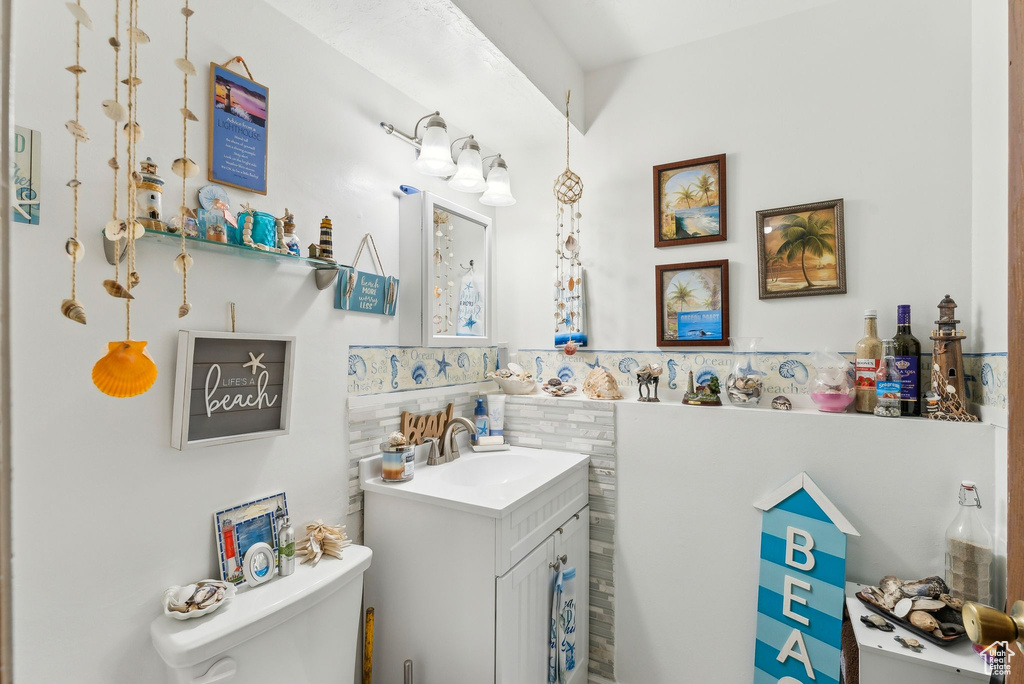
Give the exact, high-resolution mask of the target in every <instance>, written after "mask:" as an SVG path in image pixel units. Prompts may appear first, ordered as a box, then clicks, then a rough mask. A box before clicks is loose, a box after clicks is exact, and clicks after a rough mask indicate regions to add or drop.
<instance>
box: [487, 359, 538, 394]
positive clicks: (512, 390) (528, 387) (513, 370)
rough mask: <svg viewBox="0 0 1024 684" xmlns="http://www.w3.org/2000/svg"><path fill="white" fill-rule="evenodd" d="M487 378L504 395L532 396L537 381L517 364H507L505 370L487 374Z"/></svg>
mask: <svg viewBox="0 0 1024 684" xmlns="http://www.w3.org/2000/svg"><path fill="white" fill-rule="evenodd" d="M487 377H488V378H490V379H492V380H494V382H496V383H498V387H500V388H501V391H502V392H504V393H505V394H532V393H533V392H535V391H536V390H537V381H536V380H535V379H534V377H533V373H531V372H529V371H528V370H526V369H525V368H523V367H522V366H520V365H519V364H518V363H509V364H508V366H507V367H506V368H499V369H498V370H496V371H494V372H492V373H488V374H487Z"/></svg>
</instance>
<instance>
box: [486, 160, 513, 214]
mask: <svg viewBox="0 0 1024 684" xmlns="http://www.w3.org/2000/svg"><path fill="white" fill-rule="evenodd" d="M489 158H490V157H488V159H489ZM515 203H516V198H515V197H513V196H512V184H511V182H510V181H509V176H508V164H506V163H505V160H504V159H502V158H501V155H500V154H497V155H494V161H492V162H491V166H490V171H488V172H487V190H486V191H484V194H482V195H480V204H486V205H487V206H490V207H509V206H512V205H513V204H515Z"/></svg>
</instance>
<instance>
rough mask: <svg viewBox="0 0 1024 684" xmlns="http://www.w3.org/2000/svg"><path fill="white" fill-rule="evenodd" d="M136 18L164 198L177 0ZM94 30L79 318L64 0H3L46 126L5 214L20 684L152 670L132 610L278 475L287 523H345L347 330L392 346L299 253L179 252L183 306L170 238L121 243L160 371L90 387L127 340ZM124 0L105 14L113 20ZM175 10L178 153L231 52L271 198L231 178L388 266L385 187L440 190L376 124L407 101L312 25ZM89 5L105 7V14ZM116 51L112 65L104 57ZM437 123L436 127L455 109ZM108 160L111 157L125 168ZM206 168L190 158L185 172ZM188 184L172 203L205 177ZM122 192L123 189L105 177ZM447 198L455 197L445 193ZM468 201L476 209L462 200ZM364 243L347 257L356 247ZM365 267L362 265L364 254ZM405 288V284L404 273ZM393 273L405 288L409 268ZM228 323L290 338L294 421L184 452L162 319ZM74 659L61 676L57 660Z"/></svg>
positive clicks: (256, 6)
mask: <svg viewBox="0 0 1024 684" xmlns="http://www.w3.org/2000/svg"><path fill="white" fill-rule="evenodd" d="M141 5H142V9H141V26H142V27H143V28H144V29H145V30H146V31H147V32H148V33H149V35H150V36H151V37H152V39H153V42H152V43H151V44H150V45H148V46H143V47H140V49H139V50H140V54H139V68H140V72H141V73H140V75H141V77H142V78H143V81H144V83H143V85H142V87H141V91H140V110H141V117H140V122H141V123H142V125H143V127H144V129H145V139H144V140H143V142H142V143H141V144H140V146H139V153H140V155H141V156H142V157H145V156H146V155H151V156H152V157H153V158H154V159H155V160H157V162H158V163H159V164H160V170H161V172H162V174H163V175H164V176H165V178H166V179H167V181H168V188H167V196H165V199H164V206H165V208H173V207H175V206H177V203H178V202H177V200H176V199H174V195H175V191H174V180H176V177H175V176H173V175H172V174H171V173H170V170H169V167H170V161H171V160H172V159H174V158H175V157H177V156H179V153H180V145H181V139H180V130H181V129H180V119H179V118H178V114H177V110H178V107H180V99H181V78H180V73H179V72H178V71H177V70H176V69H175V67H174V65H173V59H174V58H175V57H177V56H178V55H180V50H181V43H180V41H181V15H180V14H179V11H178V10H179V4H178V3H173V2H166V3H164V2H161V3H152V2H144V3H141ZM87 6H88V9H89V10H90V11H91V12H92V16H93V20H94V22H95V24H96V28H95V30H94V31H92V32H90V31H83V34H82V39H83V54H82V64H83V65H84V66H85V67H86V68H87V69H88V73H87V74H86V75H85V76H84V77H83V79H82V97H83V100H82V103H83V104H82V107H83V115H82V121H83V123H84V125H85V126H86V128H87V129H88V130H89V131H90V133H91V135H92V142H90V143H89V144H86V145H83V146H82V148H81V170H80V172H79V178H81V179H82V181H83V183H84V185H83V186H82V193H81V197H82V200H81V220H80V227H81V231H82V236H83V241H84V243H85V245H86V249H87V256H86V259H85V262H84V263H83V264H82V265H81V267H80V269H79V272H78V283H79V297H80V299H81V300H82V301H83V302H84V304H85V307H86V310H87V312H88V320H89V323H88V325H87V326H85V327H82V326H80V325H78V324H76V323H72V322H70V321H68V320H66V319H64V318H63V317H61V316H60V314H59V313H58V308H59V304H60V300H61V299H62V298H63V297H66V296H67V291H68V288H69V270H70V269H69V266H70V264H69V262H68V260H67V258H66V257H65V256H64V253H63V249H64V241H65V239H66V238H67V237H68V235H70V230H71V203H70V191H69V190H68V189H67V188H65V187H64V183H65V182H66V181H67V180H68V179H69V178H70V177H71V140H70V137H69V136H68V134H67V133H66V132H65V131H64V122H65V121H66V120H68V119H69V118H71V116H72V112H73V98H72V89H73V79H72V78H71V77H70V76H69V75H68V74H67V73H66V72H65V71H64V67H66V66H67V65H68V64H70V63H71V62H72V61H73V47H72V39H73V32H74V24H73V22H72V21H71V18H70V15H69V14H67V12H66V10H64V8H63V7H62V6H61V3H52V2H45V3H44V2H19V3H17V5H16V8H15V9H16V19H15V22H16V23H15V26H14V31H13V35H15V36H16V44H15V58H16V59H15V65H16V91H15V100H16V119H17V123H18V124H19V125H22V126H28V127H31V128H34V129H37V130H40V131H42V134H43V184H44V189H45V192H46V201H45V204H44V206H43V207H42V224H41V225H40V226H38V227H29V226H23V225H16V226H15V228H14V231H15V234H14V236H13V237H14V240H13V244H15V245H18V246H19V247H20V249H15V254H17V255H20V258H17V259H16V260H15V261H14V263H13V264H12V267H13V268H12V285H13V291H14V302H13V304H14V309H13V323H12V337H13V341H12V352H13V358H14V359H15V360H16V362H15V364H14V366H15V367H14V372H13V396H14V408H13V416H12V417H13V452H14V456H13V468H14V512H13V535H14V554H15V557H14V597H15V598H14V604H15V605H14V619H15V667H16V670H15V679H16V681H19V682H62V681H70V679H73V680H74V681H76V682H81V683H82V684H89V683H92V682H95V683H97V684H99V683H101V682H102V683H104V684H107V683H109V682H132V683H135V682H154V681H157V680H158V678H159V676H160V675H159V674H158V672H159V670H158V668H159V666H160V660H159V657H158V656H157V654H156V652H155V651H154V650H153V649H152V647H151V646H150V639H149V632H148V629H147V627H148V624H149V622H150V620H152V619H153V618H154V617H156V616H157V615H158V612H159V607H158V602H159V597H160V594H161V592H162V591H163V589H164V588H165V587H166V586H168V585H171V584H180V583H183V582H187V581H190V580H195V579H197V578H201V577H207V576H211V575H213V574H214V573H215V572H216V570H215V568H216V565H215V562H214V557H215V546H214V537H213V532H212V514H213V512H214V511H216V510H219V509H221V508H224V507H227V506H229V505H232V504H235V503H240V502H243V501H246V500H248V499H249V498H251V497H253V496H255V495H263V494H268V493H273V492H277V491H280V490H285V491H286V492H287V494H288V499H289V503H290V506H291V511H292V514H293V519H294V520H295V521H296V522H297V523H298V525H297V527H299V525H303V524H305V522H307V521H309V520H311V519H313V518H323V519H325V520H328V521H342V520H344V518H345V513H346V507H347V502H348V492H347V491H346V484H345V483H346V479H347V468H348V461H347V459H346V454H345V451H344V445H345V444H346V443H347V439H346V435H345V427H344V426H345V421H344V419H343V411H344V405H345V394H346V358H345V354H346V351H345V350H346V347H347V345H348V344H349V343H353V342H354V343H363V344H394V343H397V341H398V327H397V320H395V319H389V318H384V317H378V316H364V315H359V314H353V313H342V312H339V311H336V310H334V308H333V297H334V292H333V290H328V291H325V292H319V291H318V290H316V288H315V287H314V285H313V280H312V275H311V274H310V271H309V269H307V268H306V267H305V266H300V265H289V264H277V263H269V262H267V261H263V260H251V259H243V258H238V257H231V256H223V255H218V254H211V253H208V252H195V253H194V257H195V267H194V269H193V271H192V272H191V273H190V274H189V299H190V300H191V301H192V303H193V305H194V308H193V311H192V313H191V315H189V316H188V318H186V319H184V320H182V321H179V320H178V318H177V315H176V310H177V307H178V304H179V300H180V291H181V290H180V288H181V282H180V278H179V277H178V276H177V275H176V274H175V273H174V271H173V269H172V266H171V263H172V259H173V258H174V256H175V255H176V253H177V250H176V249H175V248H173V247H166V246H161V245H156V244H151V243H149V242H148V241H145V242H143V243H141V244H140V245H139V268H138V270H139V272H140V273H141V276H142V284H141V285H140V286H139V288H138V289H136V290H135V293H136V295H137V297H138V299H137V302H136V304H135V306H134V307H133V316H132V318H133V327H132V333H133V337H135V338H136V339H144V340H148V341H149V349H150V353H151V354H152V356H153V358H154V359H155V361H156V363H157V366H158V367H159V369H160V376H159V378H158V380H157V382H156V384H155V385H154V387H153V388H152V389H151V390H150V391H149V392H148V393H146V394H144V395H142V396H140V397H137V398H134V399H129V400H117V399H112V398H108V397H106V396H104V395H102V394H100V393H99V392H98V391H97V390H96V389H95V388H94V387H93V386H92V383H91V381H90V370H91V368H92V365H93V364H94V363H95V362H96V360H98V359H99V358H100V357H101V356H102V355H103V354H104V353H106V343H107V341H109V340H118V339H122V337H123V335H124V318H123V306H121V305H119V304H118V302H116V301H115V300H113V299H112V298H111V297H109V296H108V295H107V294H105V293H104V292H103V290H102V288H101V286H100V282H101V281H102V280H103V279H104V278H108V277H111V273H112V270H113V269H112V267H109V266H108V265H107V264H106V262H105V260H104V259H103V256H102V245H101V242H100V239H99V230H100V228H101V227H102V226H103V224H104V222H105V221H106V220H107V218H108V217H109V211H110V209H109V207H110V170H109V168H108V167H107V164H106V162H107V159H108V158H109V156H110V147H111V142H110V141H111V137H110V136H111V125H110V122H109V120H107V119H106V118H105V117H104V116H103V115H102V113H101V111H100V101H101V100H102V99H105V98H107V97H110V93H111V90H112V86H111V81H112V78H111V77H112V73H111V70H112V64H111V62H112V55H111V50H110V48H109V47H108V46H107V36H109V35H110V33H111V31H112V28H111V25H112V21H113V19H112V12H110V13H109V14H108V4H107V3H88V5H87ZM125 7H126V5H125V3H122V21H123V20H124V19H125V15H124V9H125ZM195 9H196V15H195V17H194V18H193V20H192V33H191V49H192V61H193V62H194V63H195V64H196V65H197V66H198V67H199V68H200V74H201V75H200V77H199V78H197V79H193V84H192V91H191V98H192V100H191V101H192V103H194V104H193V105H192V106H193V109H194V110H195V111H196V113H197V114H198V115H199V116H200V118H201V119H202V122H201V123H199V124H193V127H192V129H191V131H190V133H191V135H190V141H191V147H190V154H191V156H192V158H193V159H195V161H196V162H197V163H198V164H199V166H200V167H201V168H202V169H205V168H206V128H205V126H206V121H207V118H206V108H207V107H208V104H207V103H208V95H207V92H206V88H207V82H208V77H207V76H206V73H207V69H206V65H207V64H208V63H209V62H210V61H214V60H215V61H218V62H224V61H226V60H227V59H228V58H230V57H231V56H233V55H237V54H241V55H243V56H244V57H245V58H246V60H247V62H248V64H249V67H250V68H251V69H252V71H253V75H254V77H255V78H256V79H257V80H258V81H259V82H261V83H263V84H265V85H267V86H269V87H270V94H271V97H270V172H269V185H270V194H269V196H267V197H265V198H264V197H260V196H256V195H251V194H247V193H243V192H241V191H233V190H229V194H230V195H231V197H232V199H233V201H234V202H236V203H238V202H242V201H251V202H252V203H253V205H254V206H255V207H256V208H258V209H262V210H265V211H269V212H272V213H274V214H276V215H280V214H281V213H282V212H283V210H284V208H285V207H288V208H289V209H291V210H292V211H293V212H294V213H295V216H296V221H297V226H298V227H297V233H298V234H299V237H300V238H302V240H303V241H304V243H308V242H312V241H314V240H316V238H317V236H318V226H319V220H320V218H321V217H323V216H324V215H325V214H328V215H330V216H331V218H332V219H333V220H334V226H335V233H334V245H335V253H336V255H337V256H338V257H339V258H340V259H342V260H347V259H351V257H352V256H353V253H354V251H355V247H356V244H357V242H358V241H359V239H360V238H361V237H362V235H363V233H364V232H366V231H372V232H373V233H374V235H375V236H376V239H377V246H378V248H379V249H380V253H381V257H382V258H383V260H384V264H385V266H386V267H390V268H393V269H397V268H398V245H397V242H398V235H397V233H398V228H397V226H398V201H397V199H395V197H394V196H393V195H394V193H395V192H396V191H397V187H398V185H399V184H401V183H409V184H412V185H416V186H418V187H421V188H424V189H428V190H433V191H435V192H438V193H440V194H442V195H446V196H451V195H452V193H450V192H449V191H448V190H447V188H445V187H444V186H443V185H442V184H440V183H438V182H427V180H426V179H425V177H423V176H420V175H419V174H416V173H415V172H414V171H413V170H412V161H413V150H412V148H410V147H408V146H407V145H404V144H402V143H401V142H399V141H397V140H395V139H393V138H388V137H386V136H385V135H384V134H383V133H381V131H380V129H379V127H378V122H379V121H381V120H389V121H394V122H395V123H396V124H399V123H401V124H402V125H403V126H404V125H406V124H411V123H412V122H414V121H415V120H416V118H418V117H419V116H420V115H421V114H422V113H423V112H425V111H428V108H427V106H425V105H423V104H422V103H415V102H412V101H411V100H409V99H408V98H406V97H405V96H403V95H402V94H400V93H399V92H397V91H396V90H394V89H393V88H391V87H390V86H388V85H387V84H386V83H384V82H382V81H380V80H378V79H377V78H375V77H373V76H371V75H370V74H368V73H367V72H366V71H364V70H363V69H362V68H360V67H357V66H355V65H354V64H353V63H352V62H350V61H348V60H347V59H345V58H343V57H341V56H340V55H339V54H338V53H337V52H335V51H334V50H333V49H331V48H329V47H328V46H326V45H324V44H323V43H321V42H320V41H318V40H316V39H315V38H313V37H312V36H310V35H309V34H308V33H307V32H306V31H304V30H303V29H300V28H299V27H298V26H297V25H295V24H293V23H292V22H291V21H289V20H287V19H285V18H284V17H283V16H282V15H280V14H279V13H278V12H276V11H275V10H273V9H270V8H269V7H268V6H266V5H265V4H264V3H260V2H256V3H253V2H243V1H242V0H231V1H225V2H216V3H201V6H198V7H195ZM101 10H102V11H101ZM123 66H124V60H123V59H122V67H123ZM449 125H450V126H453V128H452V132H453V133H455V132H456V131H455V129H454V126H457V122H454V123H453V120H452V118H449ZM122 163H123V162H122ZM202 175H203V176H205V172H204V173H203V174H202ZM194 180H195V181H197V182H195V183H190V189H189V198H190V203H192V204H193V205H194V204H195V199H194V198H195V189H196V187H198V186H199V185H201V184H202V181H201V178H197V179H194ZM122 195H123V193H122ZM453 199H458V198H453ZM473 208H474V209H475V210H476V211H481V212H484V211H485V210H486V209H487V208H486V207H482V206H479V205H478V206H475V207H473ZM364 258H365V257H364ZM364 267H365V268H368V266H364ZM403 285H404V284H403ZM408 286H410V287H413V286H415V285H414V284H412V283H410V284H409V285H408ZM229 301H234V302H236V303H237V306H238V326H239V330H240V331H246V332H249V331H252V332H268V333H286V334H291V335H295V336H297V338H298V341H297V348H296V349H297V357H296V364H295V388H294V392H293V397H294V408H293V411H292V434H291V435H290V436H288V437H286V438H279V439H275V440H263V441H255V442H246V443H244V444H237V445H230V446H221V447H215V448H211V449H203V450H196V451H189V452H184V453H183V452H178V451H175V450H173V449H171V448H170V446H169V444H170V435H169V432H170V424H171V402H172V396H173V391H174V379H175V378H174V360H175V354H176V335H177V331H178V329H179V328H189V329H196V330H224V329H225V328H226V326H227V325H228V316H227V311H228V302H229ZM72 673H73V674H72Z"/></svg>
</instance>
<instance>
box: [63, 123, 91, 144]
mask: <svg viewBox="0 0 1024 684" xmlns="http://www.w3.org/2000/svg"><path fill="white" fill-rule="evenodd" d="M64 128H66V129H68V133H70V134H71V137H73V138H74V139H75V140H77V141H78V142H89V132H88V131H87V130H85V126H83V125H82V124H80V123H78V122H77V121H68V122H67V123H65V124H64Z"/></svg>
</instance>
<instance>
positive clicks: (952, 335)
mask: <svg viewBox="0 0 1024 684" xmlns="http://www.w3.org/2000/svg"><path fill="white" fill-rule="evenodd" d="M955 312H956V302H955V301H953V298H952V297H950V296H949V295H946V296H945V297H943V299H942V301H941V302H939V319H938V320H937V321H935V324H936V325H937V326H938V328H937V329H935V330H932V334H931V340H932V342H934V344H935V346H934V349H933V351H932V392H934V393H935V394H936V395H937V396H938V398H939V399H938V410H937V411H935V412H934V413H931V414H929V415H928V417H929V418H934V419H936V420H952V421H959V422H964V423H968V422H970V423H973V422H975V421H976V420H978V417H977V416H975V415H973V414H971V413H970V412H968V410H967V388H966V387H965V384H964V352H963V349H962V348H961V346H960V343H961V342H962V341H963V340H964V339H965V337H966V336H965V335H964V333H963V331H962V330H957V327H956V325H957V323H959V322H960V321H959V320H957V318H956V313H955Z"/></svg>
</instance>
